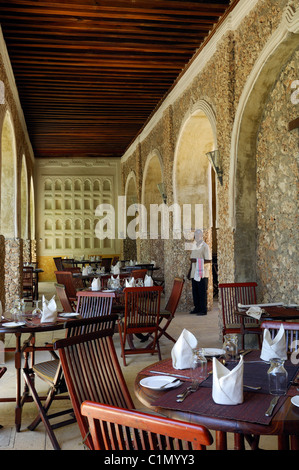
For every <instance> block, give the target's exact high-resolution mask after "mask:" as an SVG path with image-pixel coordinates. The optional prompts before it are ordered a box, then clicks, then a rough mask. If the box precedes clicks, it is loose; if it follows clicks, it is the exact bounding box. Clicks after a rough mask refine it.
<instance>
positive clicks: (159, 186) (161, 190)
mask: <svg viewBox="0 0 299 470" xmlns="http://www.w3.org/2000/svg"><path fill="white" fill-rule="evenodd" d="M157 187H158V189H159V191H160V194H161V196H162V199H163V202H164V204H166V201H167V196H166V191H165V185H164V183H158V184H157Z"/></svg>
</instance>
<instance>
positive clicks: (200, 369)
mask: <svg viewBox="0 0 299 470" xmlns="http://www.w3.org/2000/svg"><path fill="white" fill-rule="evenodd" d="M191 375H192V382H198V381H199V379H201V380H200V381H202V379H203V380H204V379H206V378H207V376H208V373H207V359H206V357H205V351H204V349H202V348H201V349H193V361H192V374H191Z"/></svg>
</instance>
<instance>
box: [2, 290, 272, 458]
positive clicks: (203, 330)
mask: <svg viewBox="0 0 299 470" xmlns="http://www.w3.org/2000/svg"><path fill="white" fill-rule="evenodd" d="M53 292H54V291H53V284H52V283H41V287H40V293H41V294H42V293H45V295H46V298H48V299H49V298H50V297H51V294H52V293H53ZM183 328H186V329H188V330H189V331H191V332H192V333H193V334H194V335H195V336H196V338H197V339H198V342H199V345H201V346H202V347H221V341H220V339H219V329H218V305H217V303H215V305H214V309H213V310H212V311H210V312H209V313H208V315H207V316H203V317H200V316H195V315H190V314H189V313H188V312H179V313H177V314H176V317H175V320H174V321H173V322H172V324H171V326H170V329H169V332H170V334H172V336H174V337H175V338H178V337H179V335H180V333H181V331H182V329H183ZM54 335H55V338H57V337H59V335H63V332H54V333H52V334H51V333H50V334H47V333H39V334H38V335H37V341H38V343H39V344H44V343H45V342H46V341H51V340H52V339H53V336H54ZM114 341H115V346H116V350H117V352H118V354H119V357H120V344H119V338H118V334H115V336H114ZM8 344H9V345H10V346H13V345H14V335H12V334H7V335H6V345H8ZM172 346H173V343H172V342H170V341H168V340H166V339H164V340H162V341H161V351H162V357H163V358H167V357H170V351H171V348H172ZM49 358H50V355H49V353H47V352H39V353H38V356H37V358H36V360H37V361H43V360H48V359H49ZM155 360H156V358H155V357H153V356H151V355H136V356H129V357H128V360H127V363H128V365H127V366H126V367H122V369H123V373H124V376H125V379H126V381H127V384H128V387H129V389H130V391H131V393H132V397H133V400H134V403H135V406H136V408H137V409H140V410H143V411H148V410H145V408H144V407H143V406H142V405H141V403H140V402H139V401H138V399H137V398H136V397H135V395H134V391H133V385H134V380H135V376H136V371H138V370H142V369H143V368H144V367H146V366H147V365H149V364H151V363H153V362H155ZM157 360H158V358H157ZM5 362H6V364H5V365H6V367H7V368H8V370H7V372H6V374H5V375H4V376H3V377H2V379H1V380H0V396H1V397H3V396H9V397H13V396H14V394H15V370H14V354H13V353H12V352H11V353H6V357H5ZM120 363H121V365H122V361H120ZM37 387H38V391H39V392H41V393H43V394H45V393H46V392H47V386H46V385H45V383H44V382H42V381H40V380H38V381H37ZM65 403H66V402H65V401H64V400H63V401H56V402H55V404H54V406H55V408H59V407H64V406H65ZM54 406H53V408H54ZM14 407H15V406H14V403H13V402H11V403H0V423H1V424H2V426H3V427H2V429H0V450H51V449H52V446H51V443H50V441H49V439H48V437H47V435H46V433H45V429H44V426H43V424H42V423H41V424H40V425H39V426H38V427H37V429H36V430H35V431H29V430H28V429H27V426H28V425H29V424H30V422H31V421H32V419H33V418H34V417H35V415H36V408H35V405H34V403H26V404H25V406H24V407H23V413H22V427H21V431H20V432H18V433H17V432H16V431H15V427H14ZM53 408H52V409H53ZM55 434H56V436H57V438H58V441H59V443H60V445H61V448H62V450H82V449H83V448H84V447H83V445H82V440H81V435H80V432H79V429H78V426H77V424H72V425H69V426H66V427H63V428H60V429H57V430H56V432H55ZM229 445H230V448H233V440H232V436H229ZM261 447H262V448H263V449H276V448H277V440H276V438H268V437H267V438H262V440H261ZM211 449H214V444H213V446H212V447H211Z"/></svg>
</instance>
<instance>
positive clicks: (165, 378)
mask: <svg viewBox="0 0 299 470" xmlns="http://www.w3.org/2000/svg"><path fill="white" fill-rule="evenodd" d="M174 380H175V377H170V376H169V375H159V376H157V375H153V376H151V377H145V378H144V379H142V380H140V385H142V386H143V387H146V388H151V389H152V390H161V387H163V385H166V384H167V385H166V386H165V387H163V390H169V389H170V388H175V387H178V386H179V385H181V383H182V382H181V381H180V380H179V379H178V382H174V383H172V382H173V381H174Z"/></svg>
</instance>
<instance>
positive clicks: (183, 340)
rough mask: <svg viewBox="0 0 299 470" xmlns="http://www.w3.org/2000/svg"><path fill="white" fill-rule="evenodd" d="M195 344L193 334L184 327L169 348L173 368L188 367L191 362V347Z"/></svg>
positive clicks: (190, 365) (194, 346)
mask: <svg viewBox="0 0 299 470" xmlns="http://www.w3.org/2000/svg"><path fill="white" fill-rule="evenodd" d="M196 346H197V339H196V338H195V336H194V335H193V334H192V333H191V332H190V331H188V330H186V329H185V328H184V329H183V331H182V333H181V334H180V336H179V338H178V340H177V342H176V343H175V345H174V346H173V348H172V350H171V358H172V367H173V368H174V369H190V368H191V367H192V363H193V349H194V348H196Z"/></svg>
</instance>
